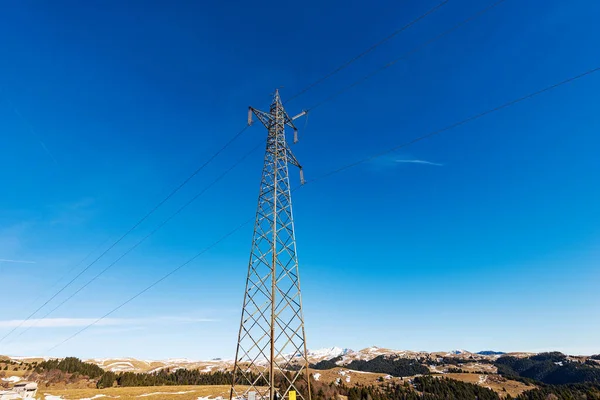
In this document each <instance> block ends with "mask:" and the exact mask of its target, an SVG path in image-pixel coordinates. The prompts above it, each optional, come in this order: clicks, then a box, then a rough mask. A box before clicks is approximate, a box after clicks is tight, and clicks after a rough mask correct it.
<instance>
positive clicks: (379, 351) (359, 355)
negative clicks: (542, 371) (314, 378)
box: [0, 346, 536, 373]
mask: <svg viewBox="0 0 600 400" xmlns="http://www.w3.org/2000/svg"><path fill="white" fill-rule="evenodd" d="M533 355H536V353H523V352H514V353H504V352H500V351H493V350H484V351H479V352H476V353H473V352H470V351H467V350H450V351H438V352H427V351H411V350H393V349H387V348H382V347H377V346H371V347H367V348H365V349H362V350H358V351H355V350H352V349H348V348H343V347H328V348H323V349H317V350H309V351H308V361H309V363H310V364H311V365H319V363H321V364H320V365H321V366H329V367H331V368H333V367H349V366H350V365H360V363H359V362H361V361H371V360H373V359H375V358H377V357H382V358H390V359H394V360H398V359H407V360H419V361H420V362H422V363H425V364H426V363H427V362H432V363H436V362H440V361H443V360H445V361H451V360H453V359H454V360H457V361H455V362H454V363H457V362H459V361H460V360H470V361H473V362H477V361H481V362H487V363H489V362H494V361H495V360H497V359H498V358H499V357H501V356H512V357H515V358H523V357H527V356H533ZM290 357H292V355H290ZM0 358H2V356H0ZM4 358H9V359H12V360H15V361H20V360H21V361H24V360H39V361H43V360H47V359H48V358H47V357H6V356H5V357H4ZM84 361H85V362H89V363H92V364H96V365H98V366H99V367H101V368H102V369H104V370H106V371H111V372H116V373H119V372H143V373H153V372H158V371H161V370H174V369H179V368H184V369H198V370H200V371H201V372H213V371H227V370H231V369H232V368H233V364H234V362H233V360H226V359H219V358H216V359H212V360H190V359H186V358H173V359H167V360H139V359H136V358H131V357H123V358H117V357H115V358H92V359H87V360H84Z"/></svg>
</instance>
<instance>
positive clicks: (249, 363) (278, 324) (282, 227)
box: [230, 91, 311, 400]
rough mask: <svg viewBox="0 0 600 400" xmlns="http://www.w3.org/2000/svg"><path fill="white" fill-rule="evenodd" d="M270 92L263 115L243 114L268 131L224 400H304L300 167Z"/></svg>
mask: <svg viewBox="0 0 600 400" xmlns="http://www.w3.org/2000/svg"><path fill="white" fill-rule="evenodd" d="M305 114H306V112H302V113H300V114H298V115H297V116H295V117H294V118H290V117H289V116H288V114H287V112H286V111H285V110H284V108H283V105H282V103H281V98H280V97H279V91H275V95H274V99H273V102H272V103H271V107H270V110H269V112H268V113H267V112H264V111H260V110H257V109H254V108H252V107H250V109H249V111H248V124H251V123H252V115H255V116H256V117H257V118H258V119H259V120H260V122H262V124H263V125H264V126H265V127H266V128H267V130H268V131H269V133H268V137H267V148H266V152H265V159H264V167H263V171H262V180H261V184H260V193H259V196H258V209H257V212H256V221H255V224H254V234H253V240H252V251H251V254H250V261H249V265H248V278H247V281H246V292H245V294H244V303H243V308H242V319H241V323H240V331H239V336H238V345H237V351H236V357H235V366H234V373H233V382H232V387H231V393H230V399H232V400H233V399H248V400H254V399H257V400H259V399H260V400H267V399H268V400H275V399H289V400H295V399H301V400H310V398H311V395H310V385H309V372H308V358H307V351H306V336H305V332H304V317H303V314H302V298H301V292H300V278H299V275H298V258H297V255H296V239H295V236H294V222H293V217H292V198H291V190H290V181H289V175H288V164H292V165H294V166H296V167H298V168H299V169H300V179H301V181H302V183H304V182H303V176H302V167H301V166H300V164H299V163H298V160H297V159H296V157H295V156H294V154H293V153H292V151H291V150H290V147H289V145H288V143H287V141H286V137H285V127H286V126H288V127H290V128H292V129H293V130H294V142H296V141H297V129H296V127H295V126H294V122H293V121H294V120H295V119H296V118H299V117H301V116H303V115H305Z"/></svg>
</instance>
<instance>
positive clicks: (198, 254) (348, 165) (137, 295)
mask: <svg viewBox="0 0 600 400" xmlns="http://www.w3.org/2000/svg"><path fill="white" fill-rule="evenodd" d="M598 71H600V67H596V68H593V69H590V70H587V71H585V72H583V73H581V74H578V75H575V76H573V77H570V78H568V79H565V80H563V81H560V82H558V83H555V84H552V85H549V86H546V87H544V88H543V89H540V90H537V91H535V92H531V93H529V94H527V95H525V96H522V97H519V98H516V99H513V100H510V101H508V102H506V103H504V104H501V105H499V106H497V107H494V108H490V109H488V110H486V111H483V112H480V113H478V114H475V115H472V116H470V117H468V118H465V119H463V120H460V121H458V122H455V123H453V124H450V125H448V126H446V127H444V128H441V129H438V130H435V131H432V132H429V133H427V134H425V135H422V136H419V137H417V138H415V139H412V140H410V141H408V142H405V143H402V144H399V145H397V146H394V147H391V148H388V149H386V150H383V151H381V152H379V153H376V154H374V155H372V156H369V157H365V158H363V159H361V160H358V161H355V162H353V163H350V164H346V165H344V166H342V167H339V168H336V169H334V170H332V171H329V172H327V173H325V174H322V175H320V176H318V177H317V178H314V179H311V180H308V181H306V182H305V184H304V185H307V184H310V183H312V182H315V181H317V180H321V179H324V178H327V177H330V176H332V175H334V174H337V173H339V172H342V171H345V170H347V169H349V168H352V167H355V166H357V165H360V164H363V163H365V162H368V161H371V160H373V159H375V158H378V157H381V156H383V155H386V154H389V153H391V152H394V151H396V150H399V149H401V148H403V147H408V146H411V145H413V144H415V143H417V142H420V141H422V140H424V139H427V138H430V137H433V136H436V135H439V134H440V133H443V132H446V131H449V130H451V129H454V128H457V127H459V126H462V125H464V124H467V123H469V122H472V121H475V120H477V119H479V118H482V117H484V116H487V115H489V114H492V113H495V112H497V111H500V110H503V109H505V108H508V107H510V106H513V105H515V104H517V103H521V102H523V101H525V100H528V99H531V98H533V97H535V96H538V95H540V94H543V93H546V92H549V91H551V90H553V89H556V88H558V87H560V86H563V85H566V84H568V83H571V82H574V81H576V80H578V79H581V78H583V77H586V76H589V75H592V74H594V73H596V72H598ZM301 187H302V185H301V186H296V187H295V188H294V189H293V190H294V191H295V190H297V189H299V188H301ZM253 220H254V217H252V218H251V219H248V220H246V221H245V222H243V223H242V224H241V225H239V226H237V227H236V228H235V229H233V230H232V231H230V232H228V233H227V234H225V235H224V236H222V237H221V238H220V239H218V240H217V241H216V242H214V243H213V244H211V245H210V246H208V247H206V248H204V249H203V250H202V251H200V252H199V253H197V254H196V255H194V256H193V257H192V258H190V259H189V260H187V261H186V262H184V263H183V264H181V265H179V266H178V267H176V268H174V269H173V270H171V271H170V272H168V273H167V274H165V275H164V276H162V277H161V278H159V279H158V280H156V281H155V282H154V283H152V284H151V285H149V286H148V287H146V288H145V289H143V290H142V291H140V292H138V293H137V294H136V295H134V296H132V297H131V298H129V299H128V300H126V301H125V302H123V303H121V304H120V305H118V306H117V307H115V308H113V309H112V310H111V311H109V312H108V313H106V314H104V315H103V316H102V317H100V318H98V319H97V320H95V321H94V322H92V323H91V324H89V325H87V326H85V327H83V328H82V329H80V330H79V331H78V332H76V333H75V334H73V335H71V336H69V337H68V338H66V339H65V340H63V341H62V342H60V343H58V344H57V345H55V346H53V347H52V348H50V349H49V350H48V352H50V351H52V350H54V349H56V348H57V347H59V346H61V345H63V344H65V343H66V342H68V341H69V340H71V339H73V338H75V337H76V336H78V335H79V334H81V333H82V332H84V331H86V330H87V329H89V328H91V327H92V326H94V325H95V324H97V323H98V322H100V321H102V320H103V319H104V318H107V317H108V316H109V315H111V314H113V313H114V312H116V311H117V310H119V309H121V308H122V307H124V306H125V305H127V304H129V303H130V302H131V301H133V300H135V299H136V298H138V297H139V296H141V295H142V294H144V293H145V292H147V291H148V290H150V289H152V288H153V287H154V286H156V285H158V284H159V283H161V282H162V281H164V280H165V279H167V278H168V277H170V276H171V275H173V274H174V273H176V272H177V271H179V270H180V269H181V268H183V267H185V266H186V265H188V264H189V263H191V262H192V261H194V260H195V259H197V258H198V257H200V256H201V255H202V254H204V253H206V252H207V251H208V250H210V249H212V248H213V247H215V246H217V245H218V244H220V243H221V242H223V241H224V240H226V239H227V238H229V237H230V236H231V235H233V234H234V233H236V232H237V231H239V230H240V229H242V227H244V226H245V225H247V224H249V223H250V222H252V221H253Z"/></svg>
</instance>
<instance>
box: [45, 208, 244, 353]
mask: <svg viewBox="0 0 600 400" xmlns="http://www.w3.org/2000/svg"><path fill="white" fill-rule="evenodd" d="M253 220H254V217H252V218H251V219H249V220H246V221H245V222H244V223H242V224H240V225H238V226H237V227H236V228H235V229H233V230H231V231H229V232H228V233H227V234H225V235H224V236H222V237H221V238H220V239H219V240H217V241H216V242H213V243H212V244H211V245H209V246H208V247H205V248H204V249H203V250H202V251H200V252H199V253H197V254H196V255H194V256H193V257H192V258H190V259H189V260H187V261H186V262H184V263H183V264H181V265H179V266H178V267H177V268H175V269H173V270H171V271H170V272H169V273H167V274H166V275H163V276H162V277H161V278H160V279H158V280H156V281H154V283H152V284H151V285H149V286H147V287H146V288H145V289H143V290H141V291H140V292H138V293H137V294H135V295H134V296H132V297H130V298H129V299H128V300H126V301H124V302H123V303H121V304H120V305H118V306H117V307H115V308H113V309H112V310H111V311H109V312H107V313H106V314H104V315H103V316H101V317H100V318H98V319H97V320H95V321H94V322H92V323H91V324H89V325H87V326H85V327H83V328H81V329H80V330H79V331H77V332H75V333H74V334H73V335H71V336H69V337H68V338H66V339H65V340H63V341H62V342H60V343H58V344H57V345H54V346H52V348H50V349H49V350H48V353H49V352H51V351H52V350H54V349H56V348H57V347H59V346H62V345H63V344H65V343H66V342H68V341H69V340H71V339H73V338H74V337H76V336H78V335H79V334H81V333H82V332H84V331H85V330H87V329H89V328H91V327H92V326H94V325H96V324H97V323H98V322H100V321H102V320H103V319H104V318H107V317H108V316H109V315H111V314H113V313H114V312H116V311H118V310H119V309H121V308H122V307H124V306H125V305H127V304H129V303H130V302H132V301H133V300H135V299H136V298H138V297H139V296H141V295H142V294H144V293H146V292H147V291H148V290H150V289H152V288H153V287H154V286H156V285H158V284H159V283H161V282H162V281H164V280H165V279H167V278H168V277H169V276H171V275H173V274H174V273H176V272H177V271H179V270H180V269H181V268H183V267H185V266H186V265H188V264H189V263H191V262H192V261H194V260H195V259H196V258H198V257H200V256H201V255H202V254H204V253H206V252H207V251H209V250H210V249H212V248H213V247H215V246H217V245H218V244H220V243H221V242H223V241H224V240H226V239H227V238H229V237H230V236H231V235H233V234H234V233H236V232H237V231H239V230H240V229H242V228H243V227H244V226H246V225H247V224H249V223H250V222H252V221H253Z"/></svg>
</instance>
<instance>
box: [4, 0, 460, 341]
mask: <svg viewBox="0 0 600 400" xmlns="http://www.w3.org/2000/svg"><path fill="white" fill-rule="evenodd" d="M449 1H450V0H444V1H442V2H441V3H439V4H438V5H436V6H434V7H433V8H431V9H429V10H428V11H427V12H425V13H424V14H422V15H420V16H419V17H417V18H416V19H414V20H412V21H411V22H409V23H408V24H406V25H404V26H403V27H401V28H399V29H397V30H396V31H394V32H392V33H391V34H390V35H388V36H387V37H385V38H384V39H382V40H380V41H379V42H377V43H375V44H373V45H372V46H371V47H369V48H368V49H366V50H365V51H363V52H362V53H359V54H358V55H357V56H355V57H354V58H352V59H350V60H348V61H346V62H345V63H343V64H342V65H340V66H339V67H338V68H336V69H335V70H333V71H332V72H330V73H328V74H327V75H325V76H323V77H322V78H320V79H318V80H317V81H315V82H313V83H312V84H310V85H308V86H307V87H305V88H304V89H302V90H301V91H299V92H298V93H296V94H295V95H293V96H292V97H290V98H289V99H288V100H287V101H290V100H292V99H294V98H296V97H298V96H300V95H302V94H304V93H306V92H307V91H309V90H310V89H312V88H313V87H315V86H317V85H319V84H320V83H322V82H323V81H325V80H327V79H329V78H330V77H331V76H333V75H335V74H337V73H338V72H340V71H341V70H343V69H345V68H346V67H348V66H349V65H350V64H352V63H354V62H355V61H357V60H358V59H360V58H362V57H364V56H365V55H367V54H368V53H370V52H371V51H373V50H375V49H376V48H377V47H379V46H381V45H382V44H384V43H385V42H387V41H389V40H390V39H392V38H393V37H395V36H397V35H398V34H399V33H401V32H403V31H405V30H406V29H408V28H410V27H411V26H413V25H414V24H416V23H417V22H419V21H421V20H423V19H424V18H426V17H427V16H429V15H430V14H432V13H434V12H435V11H437V10H438V9H439V8H441V7H442V6H443V5H445V4H446V3H448V2H449ZM247 128H248V126H246V127H244V129H242V130H241V131H240V132H239V133H238V134H236V135H235V136H234V137H233V138H232V139H230V140H229V141H228V142H227V143H226V144H225V145H224V146H223V147H222V148H221V149H219V150H218V151H217V152H216V153H215V154H214V155H213V156H212V157H211V158H210V159H209V160H208V161H207V162H205V163H204V164H203V165H201V166H200V167H199V168H198V169H196V170H195V171H194V172H193V173H192V174H191V175H190V176H189V177H188V178H186V180H184V181H183V182H182V183H181V184H180V185H179V186H178V187H176V188H175V189H174V190H173V191H172V192H171V193H170V194H169V195H168V196H167V197H165V198H164V199H163V200H162V201H161V202H160V203H159V204H158V205H157V206H155V207H154V208H153V209H152V210H150V211H149V212H148V213H147V214H146V215H145V216H144V217H142V219H140V220H139V221H138V222H137V223H136V224H135V225H134V226H133V227H132V228H131V229H129V230H128V231H127V232H125V234H123V235H122V236H121V237H120V238H119V239H118V240H117V241H116V242H114V243H113V244H112V245H111V246H110V247H109V248H108V249H106V250H105V251H104V252H103V253H102V254H100V255H99V256H98V257H97V258H96V259H95V260H94V261H93V262H92V263H90V264H89V265H88V266H86V268H84V269H83V270H82V271H80V272H79V273H78V274H77V275H76V276H75V277H74V278H73V279H72V280H71V281H69V282H68V283H67V284H66V285H65V286H63V287H62V288H61V289H60V290H59V291H58V292H56V293H55V294H54V295H52V296H51V297H50V298H49V299H48V300H47V301H45V302H44V303H43V304H42V305H41V306H40V307H38V309H36V310H35V311H34V312H33V313H31V314H30V315H29V316H28V317H27V318H26V319H25V320H23V321H22V322H21V324H20V325H18V326H16V327H15V328H13V329H12V330H11V331H10V332H8V333H7V334H6V335H4V337H2V338H1V339H0V343H2V342H3V341H4V340H5V339H6V338H7V337H8V336H9V335H11V334H12V333H13V332H14V331H15V330H17V329H18V328H20V327H21V326H22V325H23V324H24V323H25V322H26V321H29V320H30V319H31V318H32V317H33V316H34V315H35V314H37V313H38V312H39V311H40V310H41V309H42V308H44V307H45V306H46V305H47V304H48V303H49V302H50V301H52V300H53V299H54V298H56V296H58V295H59V294H60V293H61V292H62V291H64V289H66V288H67V287H69V286H70V285H71V284H72V283H73V282H74V281H75V280H76V279H77V278H79V277H80V276H81V275H82V274H83V273H85V272H86V271H87V270H88V269H89V268H90V267H91V266H92V265H94V264H95V263H96V262H97V261H98V260H99V259H100V258H102V257H103V256H104V255H105V254H106V253H108V252H109V251H110V250H111V249H112V248H114V246H116V245H117V244H118V243H119V242H120V241H121V240H122V239H124V238H125V237H126V236H128V235H129V234H130V233H131V232H132V231H133V230H135V229H136V228H137V227H138V226H139V225H140V224H141V223H142V222H144V221H145V220H146V219H147V218H148V217H150V215H152V214H153V213H154V212H155V211H156V210H157V209H158V208H159V207H160V206H162V205H163V204H164V203H165V202H166V201H167V200H169V199H170V198H171V197H172V196H173V195H174V194H175V193H177V192H178V191H179V190H180V189H181V188H182V187H183V186H185V185H186V184H187V183H188V182H189V181H190V180H191V179H192V178H193V177H194V176H196V175H197V174H198V173H199V172H200V171H201V170H202V169H204V167H206V166H207V165H208V164H209V163H210V162H212V161H213V160H214V159H215V158H216V157H217V156H218V155H219V154H221V153H222V152H223V151H224V150H225V149H226V148H227V147H229V146H230V145H231V144H232V143H233V142H234V141H235V140H236V139H237V138H239V136H240V135H241V134H242V133H243V132H244V131H245V130H246V129H247ZM73 269H74V268H73ZM73 269H71V270H70V272H71V271H72V270H73ZM61 280H62V278H61ZM36 301H37V299H36Z"/></svg>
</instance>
